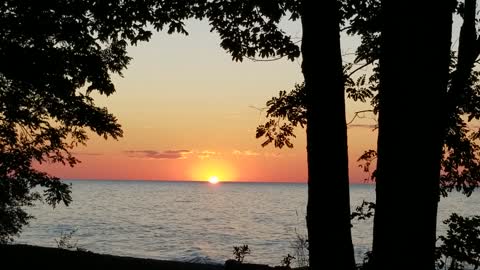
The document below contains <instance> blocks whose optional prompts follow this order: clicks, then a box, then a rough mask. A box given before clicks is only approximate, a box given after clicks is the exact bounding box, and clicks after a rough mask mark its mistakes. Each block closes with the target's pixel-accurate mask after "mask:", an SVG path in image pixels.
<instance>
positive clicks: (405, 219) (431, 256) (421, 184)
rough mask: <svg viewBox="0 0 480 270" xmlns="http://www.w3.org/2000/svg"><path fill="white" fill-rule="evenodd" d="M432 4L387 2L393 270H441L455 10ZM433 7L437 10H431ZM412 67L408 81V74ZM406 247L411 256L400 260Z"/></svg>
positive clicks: (385, 261) (385, 156) (378, 256)
mask: <svg viewBox="0 0 480 270" xmlns="http://www.w3.org/2000/svg"><path fill="white" fill-rule="evenodd" d="M428 4H429V5H427V3H425V4H424V5H423V6H422V5H420V6H416V7H415V8H413V6H412V4H411V3H408V2H395V3H394V2H391V1H382V21H383V29H382V32H381V33H382V34H381V46H380V48H381V50H380V88H379V99H378V102H379V108H378V111H379V120H378V124H379V125H378V130H379V131H378V159H377V171H376V208H375V218H374V238H373V249H372V260H373V261H372V264H373V266H374V268H375V269H387V268H390V267H392V262H394V261H395V268H398V269H406V268H409V267H411V263H412V262H415V264H416V266H415V267H417V268H419V269H434V262H435V241H436V237H435V232H436V218H437V204H438V200H439V182H438V180H439V177H440V159H441V153H442V148H441V146H442V145H443V138H442V132H441V131H442V119H441V117H440V115H441V108H442V102H443V101H444V94H445V91H446V89H447V85H448V67H449V62H450V40H451V26H452V11H453V7H454V6H453V5H452V3H451V2H449V1H444V2H442V3H438V2H434V1H432V2H429V3H428ZM433 5H435V6H436V12H431V10H430V9H431V7H432V6H433ZM400 14H401V15H400ZM404 16H407V17H408V18H409V19H408V20H403V19H402V18H404ZM412 38H413V39H415V40H416V42H411V39H412ZM406 68H408V79H404V78H403V76H402V74H403V73H404V72H405V69H406ZM425 70H429V72H428V73H426V72H424V71H425ZM405 106H407V109H405ZM407 149H411V150H410V151H408V150H407ZM406 161H408V163H407V164H405V165H406V166H405V167H404V166H400V165H401V164H402V163H405V162H406ZM412 172H414V173H413V174H412ZM404 181H411V182H413V183H414V185H415V186H414V188H408V189H404V188H400V187H399V184H400V183H402V182H404ZM413 239H415V240H414V242H412V240H413ZM413 243H415V244H413ZM405 250H409V255H410V256H409V259H408V260H398V259H397V258H398V255H399V254H402V252H404V251H405Z"/></svg>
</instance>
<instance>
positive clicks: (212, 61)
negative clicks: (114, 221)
mask: <svg viewBox="0 0 480 270" xmlns="http://www.w3.org/2000/svg"><path fill="white" fill-rule="evenodd" d="M187 29H188V31H189V33H190V35H189V36H183V35H167V34H165V33H156V34H154V36H153V38H152V39H151V41H150V42H148V43H141V44H139V45H138V46H136V47H131V48H130V49H129V53H130V56H131V57H133V60H132V62H131V64H130V65H129V66H128V69H127V70H125V71H124V74H123V75H124V76H123V78H122V77H119V76H115V79H114V82H115V85H116V89H117V92H116V93H115V94H114V95H112V96H110V97H103V96H98V95H95V98H96V102H97V104H98V105H99V106H106V107H107V108H108V109H109V110H110V112H112V113H113V114H115V115H116V116H117V117H118V119H119V122H120V123H121V125H122V127H123V130H124V137H123V138H120V139H119V140H118V141H115V140H112V139H109V140H104V139H102V138H98V137H95V136H94V135H92V136H91V139H90V141H89V142H88V145H87V146H86V147H80V148H77V149H76V150H75V153H76V154H77V157H78V158H79V159H80V160H81V161H82V163H81V164H79V165H77V166H76V167H75V168H70V167H68V166H65V167H64V166H59V165H47V166H46V170H47V171H48V172H50V173H52V174H53V175H56V176H58V177H61V178H64V179H144V180H206V179H208V178H209V177H210V176H213V175H216V176H218V177H219V178H220V180H221V181H275V182H279V181H288V182H305V181H306V179H307V166H306V150H305V146H306V142H305V131H304V130H302V129H298V130H297V132H296V134H297V139H295V140H294V145H295V147H294V148H293V149H288V148H284V149H275V148H274V147H273V146H267V147H265V148H262V147H261V146H260V144H261V142H262V141H261V140H259V139H255V128H256V126H257V125H259V124H261V123H263V121H264V119H265V118H264V116H265V115H264V114H262V113H261V112H260V111H259V110H257V109H255V107H257V108H261V107H264V106H265V102H266V101H267V100H268V99H270V98H271V97H272V96H274V95H277V94H278V91H280V90H290V89H292V88H293V86H294V84H295V83H301V82H302V81H303V77H302V74H301V70H300V63H301V62H300V61H301V60H300V59H298V60H296V61H294V62H291V61H288V60H286V59H285V60H283V59H282V60H278V61H273V62H253V61H250V60H244V62H241V63H240V62H233V61H232V60H231V57H230V55H228V54H227V53H226V52H225V51H224V50H223V49H221V48H220V46H219V43H220V39H219V38H218V35H217V34H216V33H210V31H209V26H208V24H207V23H205V22H198V21H192V22H190V23H188V24H187ZM285 29H286V30H287V31H288V32H289V33H291V34H292V35H293V36H295V37H300V36H301V30H300V29H301V28H300V26H299V25H298V24H288V25H285ZM342 42H343V44H342V47H343V51H344V53H345V54H349V53H352V52H354V50H355V49H354V45H355V40H353V39H347V38H343V39H342ZM362 109H369V105H368V104H356V103H353V102H352V101H347V120H349V119H351V117H353V113H354V112H355V111H358V110H362ZM325 117H328V115H326V116H325ZM372 123H374V122H373V121H372V120H359V121H356V122H355V123H354V124H358V125H362V124H372ZM358 125H357V126H352V127H349V129H348V135H349V154H350V170H351V173H350V176H351V182H363V179H364V178H365V177H366V175H365V173H363V172H362V170H361V169H360V168H358V163H357V162H356V160H357V158H358V156H360V154H361V153H363V151H364V150H367V149H371V148H374V146H375V142H376V133H375V132H374V131H373V130H372V128H371V127H368V126H367V127H365V126H358ZM325 131H326V132H328V127H327V126H326V127H325Z"/></svg>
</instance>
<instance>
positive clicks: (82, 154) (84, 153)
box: [72, 152, 103, 156]
mask: <svg viewBox="0 0 480 270" xmlns="http://www.w3.org/2000/svg"><path fill="white" fill-rule="evenodd" d="M72 155H74V156H102V155H103V154H102V153H92V152H72Z"/></svg>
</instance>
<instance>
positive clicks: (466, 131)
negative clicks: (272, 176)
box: [256, 0, 480, 197]
mask: <svg viewBox="0 0 480 270" xmlns="http://www.w3.org/2000/svg"><path fill="white" fill-rule="evenodd" d="M340 3H341V11H342V24H343V25H344V26H345V27H344V28H343V30H344V31H346V33H347V34H349V35H356V36H359V37H360V39H361V43H360V45H359V46H358V47H357V50H356V56H355V59H354V61H353V62H352V63H347V64H345V66H344V75H345V89H346V93H347V97H349V98H352V99H353V100H354V101H361V102H367V101H370V103H371V105H372V107H373V112H374V113H375V114H376V113H377V112H378V106H377V105H378V95H377V94H378V87H379V77H378V55H379V54H378V52H379V48H380V45H379V44H380V41H379V40H380V29H381V27H380V25H379V14H380V11H381V8H380V7H381V5H380V1H378V0H369V1H361V0H344V1H340ZM456 12H457V13H458V14H459V15H461V16H464V15H463V12H464V8H463V4H462V3H459V6H458V7H457V8H456ZM473 34H474V35H475V36H476V33H473ZM479 40H480V38H479ZM461 43H462V41H461ZM463 43H465V42H463ZM472 50H474V52H473V53H470V55H467V56H468V57H465V56H464V57H463V58H462V59H463V60H464V61H463V62H462V61H460V56H459V53H460V52H455V51H452V61H451V65H450V74H451V76H450V83H449V89H448V91H447V92H448V97H447V99H448V100H451V103H452V104H453V105H451V107H452V108H453V109H451V110H450V111H449V113H448V117H447V120H446V122H447V124H446V127H445V129H446V131H445V137H444V147H443V155H442V157H443V159H442V161H441V177H440V192H441V195H442V196H444V197H446V196H448V192H450V191H452V190H454V189H455V190H457V191H461V192H463V193H464V194H465V195H466V196H470V195H471V194H472V192H473V191H474V190H475V189H476V188H478V187H479V186H480V180H479V179H480V159H479V157H480V145H479V139H480V129H478V128H476V127H475V124H472V123H474V122H472V121H474V120H478V119H480V105H479V104H480V72H479V71H477V70H475V69H471V68H470V69H468V68H464V66H465V65H467V67H468V65H470V66H471V67H475V66H476V64H477V62H475V60H476V58H477V57H478V54H479V53H480V51H479V50H477V49H475V48H472ZM462 55H465V53H464V54H462ZM465 59H466V60H465ZM472 59H473V61H472ZM469 61H470V62H469ZM464 62H467V64H464ZM367 67H370V68H369V69H366V71H365V72H364V73H362V74H357V73H358V72H359V71H361V70H363V69H365V68H367ZM465 70H466V71H465ZM460 71H463V73H465V74H466V75H463V76H465V77H466V79H458V77H459V75H458V74H460V73H462V72H460ZM463 73H462V74H463ZM266 105H267V107H266V109H265V110H266V112H267V113H266V118H267V120H266V122H265V123H264V124H261V125H259V126H258V127H257V131H256V137H257V138H262V137H264V138H265V140H264V141H263V142H262V146H267V145H268V144H270V143H272V142H273V143H274V146H275V147H278V148H282V147H283V146H285V145H286V146H287V147H290V148H291V147H293V143H292V138H295V133H294V129H295V128H296V127H298V126H300V127H301V128H304V127H305V126H306V125H307V123H306V112H305V106H306V103H305V93H304V89H303V84H300V85H295V87H294V89H293V90H291V91H290V92H286V91H283V90H282V91H280V93H279V96H278V97H273V98H272V99H270V100H269V101H267V104H266ZM325 117H328V116H325ZM375 158H376V151H375V150H368V151H366V152H365V153H364V154H363V155H362V156H361V157H360V158H359V161H361V162H363V163H362V164H360V167H362V168H363V170H364V171H365V172H367V173H369V176H368V178H367V179H366V180H367V181H368V180H373V181H374V180H375V170H373V171H371V170H370V166H371V164H372V162H373V161H374V160H375ZM370 172H371V173H370Z"/></svg>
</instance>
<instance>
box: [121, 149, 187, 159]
mask: <svg viewBox="0 0 480 270" xmlns="http://www.w3.org/2000/svg"><path fill="white" fill-rule="evenodd" d="M124 152H125V153H126V154H127V155H128V156H129V157H133V158H146V159H184V158H187V157H186V155H187V154H190V153H192V152H191V151H190V150H166V151H163V152H161V151H155V150H128V151H124Z"/></svg>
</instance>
